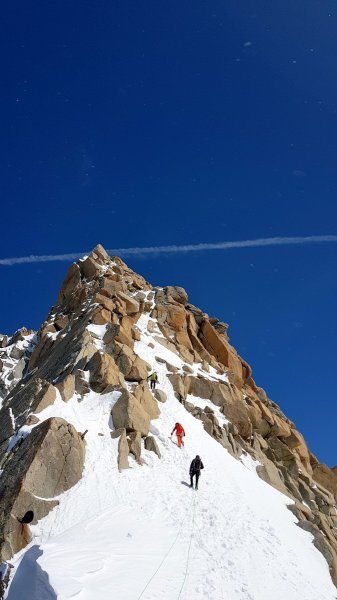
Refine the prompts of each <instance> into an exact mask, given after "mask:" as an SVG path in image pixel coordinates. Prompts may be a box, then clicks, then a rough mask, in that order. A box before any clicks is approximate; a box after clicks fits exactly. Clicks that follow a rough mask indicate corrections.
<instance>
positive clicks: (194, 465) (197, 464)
mask: <svg viewBox="0 0 337 600" xmlns="http://www.w3.org/2000/svg"><path fill="white" fill-rule="evenodd" d="M203 468H204V465H203V463H202V460H201V458H200V456H199V454H197V455H196V457H195V458H193V460H192V462H191V464H190V478H191V488H193V477H194V476H195V489H196V490H197V489H198V481H199V477H200V471H201V469H203Z"/></svg>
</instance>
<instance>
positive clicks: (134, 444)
mask: <svg viewBox="0 0 337 600" xmlns="http://www.w3.org/2000/svg"><path fill="white" fill-rule="evenodd" d="M141 442H142V436H141V435H140V432H139V431H132V432H131V433H130V434H129V439H128V445H129V452H130V453H131V454H133V456H134V457H135V459H136V461H137V462H138V463H139V464H143V460H142V459H141V456H140V455H141V453H142V443H141Z"/></svg>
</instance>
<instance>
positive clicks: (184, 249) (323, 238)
mask: <svg viewBox="0 0 337 600" xmlns="http://www.w3.org/2000/svg"><path fill="white" fill-rule="evenodd" d="M329 242H330V243H331V242H337V235H310V236H307V237H273V238H259V239H256V240H238V241H234V242H215V243H205V244H186V245H182V246H148V247H144V248H113V249H112V250H108V253H109V254H110V255H112V256H115V255H118V256H123V257H125V256H144V255H148V254H152V255H156V254H175V253H189V252H205V251H208V250H230V249H232V248H258V247H261V246H290V245H301V244H321V243H329ZM88 254H90V251H89V252H72V253H71V254H46V255H42V256H35V255H30V256H18V257H13V258H1V259H0V265H7V266H12V265H20V264H24V263H42V262H52V261H73V260H78V259H79V258H82V257H83V256H86V255H88Z"/></svg>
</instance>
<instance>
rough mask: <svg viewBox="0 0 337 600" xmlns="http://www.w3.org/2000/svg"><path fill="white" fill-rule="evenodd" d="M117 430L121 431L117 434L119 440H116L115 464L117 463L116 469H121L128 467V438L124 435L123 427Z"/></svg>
mask: <svg viewBox="0 0 337 600" xmlns="http://www.w3.org/2000/svg"><path fill="white" fill-rule="evenodd" d="M117 431H121V433H120V435H119V441H118V459H117V464H118V470H119V471H123V470H124V469H128V468H129V444H128V440H127V437H126V431H125V429H124V428H123V429H121V430H117Z"/></svg>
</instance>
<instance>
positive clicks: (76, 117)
mask: <svg viewBox="0 0 337 600" xmlns="http://www.w3.org/2000/svg"><path fill="white" fill-rule="evenodd" d="M336 25H337V14H336V5H335V2H329V1H327V2H325V3H321V2H318V1H312V0H306V1H304V0H302V1H299V0H291V1H290V0H282V2H281V1H280V0H275V1H274V2H270V1H269V0H268V1H267V0H265V1H262V0H257V1H254V2H253V3H252V2H250V1H248V0H241V1H240V2H237V0H228V1H226V2H223V1H221V2H220V1H214V2H207V3H206V2H204V1H202V2H201V1H199V0H194V1H193V2H191V1H186V0H180V1H179V2H174V1H173V2H162V1H158V0H155V1H154V0H147V1H146V2H144V1H142V0H140V1H137V2H131V1H129V0H123V1H111V0H109V1H108V0H99V1H98V2H94V1H91V2H88V1H84V0H81V2H79V1H76V2H75V1H73V0H66V1H65V0H59V1H58V2H57V3H49V2H48V3H46V2H42V1H36V2H34V3H33V2H31V3H28V2H27V3H23V2H18V1H16V0H11V2H9V1H5V2H4V3H3V5H2V23H1V25H0V28H1V36H0V46H1V56H2V93H1V98H0V103H1V115H2V125H1V133H2V135H1V141H0V158H1V175H0V194H1V207H2V209H1V214H2V227H1V230H2V236H1V240H2V244H1V251H0V255H1V256H0V258H6V257H14V256H26V255H30V254H34V255H45V254H63V253H68V252H79V251H82V250H83V251H87V250H89V249H91V248H92V247H93V246H94V245H95V244H96V243H98V242H101V243H102V244H103V245H104V246H105V247H106V248H120V247H124V248H127V247H134V246H139V247H144V246H162V245H167V244H173V245H174V244H177V245H180V244H198V243H201V242H209V243H212V242H219V241H230V240H245V239H255V238H266V237H275V236H310V235H329V234H330V235H334V234H336V233H337V227H336V216H337V215H336V213H337V208H336V197H337V178H336V170H337V148H336V139H337V120H336V115H337V113H336V110H337V108H336V107H337V86H336V85H335V78H336V67H337V36H336ZM336 255H337V246H336V245H335V244H333V243H332V244H315V245H306V246H283V247H269V248H246V249H235V250H234V249H233V250H226V251H213V252H199V253H186V254H172V255H170V256H165V255H157V256H155V255H148V256H147V257H146V258H145V257H142V256H133V257H130V258H128V259H127V262H128V263H129V264H130V266H131V267H132V268H134V269H135V270H137V271H139V272H141V273H142V274H143V275H144V276H145V277H146V278H147V279H149V280H150V281H151V282H152V283H153V284H156V285H166V284H177V285H182V286H183V287H185V288H186V289H187V291H188V293H189V296H190V300H191V302H193V303H194V304H196V305H199V306H200V307H201V308H203V309H204V310H205V311H207V312H208V313H209V314H210V315H214V316H217V317H219V318H221V319H222V320H225V321H227V322H229V324H230V334H231V340H232V343H233V344H234V346H235V347H236V348H237V350H238V351H239V353H240V354H242V355H243V356H244V358H246V359H247V360H248V362H250V363H251V365H252V367H253V373H254V375H255V379H256V381H257V383H258V384H259V385H261V386H263V387H265V388H266V390H267V392H268V393H269V395H270V397H271V398H273V399H274V400H275V401H276V402H278V403H279V404H280V406H281V408H282V409H283V410H284V411H285V412H286V413H287V415H288V416H289V417H290V418H292V419H293V420H294V421H295V423H296V425H297V427H298V428H299V429H300V430H301V431H302V432H303V433H304V435H305V437H306V439H307V441H308V443H309V445H310V447H311V450H312V451H313V453H314V454H317V455H318V457H319V458H320V459H321V460H322V461H325V462H327V463H328V464H330V465H332V464H335V463H337V442H336V436H335V420H336V417H337V408H336V402H335V395H336V394H335V372H336V333H337V331H336V330H337V316H336V292H337V282H336V267H335V265H336ZM68 264H69V263H67V261H65V262H63V263H62V262H60V263H56V262H48V263H35V264H26V265H13V266H1V265H0V274H1V283H2V285H1V289H2V293H1V295H0V308H1V310H0V331H2V332H4V333H11V332H12V331H14V330H15V329H16V328H18V327H20V326H21V325H26V326H28V327H33V328H37V327H38V326H39V325H40V323H41V322H42V321H43V319H44V318H45V315H46V313H47V312H48V310H49V307H50V305H51V304H53V302H54V300H55V297H56V295H57V290H58V288H59V286H60V284H61V281H62V279H63V277H64V275H65V272H66V270H67V268H68Z"/></svg>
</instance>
